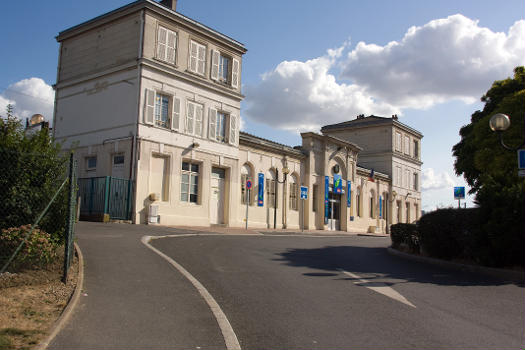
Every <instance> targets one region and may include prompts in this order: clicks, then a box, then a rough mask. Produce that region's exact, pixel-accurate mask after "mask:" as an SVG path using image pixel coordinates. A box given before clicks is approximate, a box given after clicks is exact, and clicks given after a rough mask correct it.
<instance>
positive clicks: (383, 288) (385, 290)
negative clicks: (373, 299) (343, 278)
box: [338, 269, 416, 308]
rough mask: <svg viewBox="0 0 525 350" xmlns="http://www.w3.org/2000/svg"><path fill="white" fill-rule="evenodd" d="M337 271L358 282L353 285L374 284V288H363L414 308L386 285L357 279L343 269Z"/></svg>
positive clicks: (354, 275)
mask: <svg viewBox="0 0 525 350" xmlns="http://www.w3.org/2000/svg"><path fill="white" fill-rule="evenodd" d="M338 270H339V271H341V272H342V273H344V274H345V275H347V276H350V277H352V278H355V279H356V280H358V281H355V282H354V283H364V284H369V283H370V284H374V286H367V285H365V286H364V287H366V288H368V289H371V290H373V291H374V292H377V293H381V294H383V295H385V296H387V297H389V298H392V299H394V300H397V301H399V302H401V303H403V304H406V305H408V306H411V307H413V308H416V306H415V305H414V304H412V303H411V302H410V301H408V300H407V299H406V298H405V297H404V296H402V295H401V294H399V293H398V292H396V291H395V290H394V289H393V288H391V287H389V286H388V285H387V284H386V283H382V282H375V281H374V282H372V281H369V280H366V279H364V278H361V277H359V276H358V275H356V274H354V273H351V272H348V271H345V270H343V269H338Z"/></svg>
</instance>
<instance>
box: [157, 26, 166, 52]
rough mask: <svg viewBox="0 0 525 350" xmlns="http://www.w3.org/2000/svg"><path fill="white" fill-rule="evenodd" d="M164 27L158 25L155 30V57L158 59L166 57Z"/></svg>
mask: <svg viewBox="0 0 525 350" xmlns="http://www.w3.org/2000/svg"><path fill="white" fill-rule="evenodd" d="M166 36H167V31H166V28H163V27H159V30H158V32H157V58H158V59H160V60H165V59H166Z"/></svg>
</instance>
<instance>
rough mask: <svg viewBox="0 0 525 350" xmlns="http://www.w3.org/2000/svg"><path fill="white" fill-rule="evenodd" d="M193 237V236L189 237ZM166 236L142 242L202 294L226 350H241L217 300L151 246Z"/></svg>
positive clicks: (152, 237) (193, 278)
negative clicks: (213, 317) (217, 325)
mask: <svg viewBox="0 0 525 350" xmlns="http://www.w3.org/2000/svg"><path fill="white" fill-rule="evenodd" d="M188 236H191V235H188ZM163 237H166V236H143V237H142V239H141V241H142V243H144V245H145V246H146V247H148V248H149V249H151V250H153V251H154V252H155V253H157V254H158V255H160V256H161V257H163V258H164V259H165V260H166V261H168V262H169V263H170V264H171V265H173V267H175V268H176V269H177V270H179V272H180V273H182V275H183V276H184V277H186V278H187V279H188V280H189V281H190V282H191V284H193V286H194V287H195V289H197V291H198V292H199V293H200V295H201V296H202V297H203V298H204V300H205V301H206V303H207V304H208V306H209V307H210V309H211V312H212V313H213V316H215V319H216V320H217V323H218V324H219V328H220V329H221V332H222V336H223V338H224V342H225V343H226V348H227V349H228V350H241V345H240V344H239V341H238V340H237V335H235V332H234V331H233V328H232V326H231V324H230V321H228V319H227V318H226V315H225V314H224V312H223V311H222V309H221V307H220V306H219V304H218V303H217V302H216V301H215V299H214V298H213V297H212V296H211V294H210V293H209V292H208V290H206V288H205V287H204V286H203V285H202V284H201V283H200V282H199V281H198V280H197V279H196V278H195V277H193V276H192V274H191V273H189V272H188V271H187V270H186V269H185V268H184V267H182V266H181V265H179V264H178V263H177V262H176V261H175V260H173V259H172V258H170V257H169V256H167V255H166V254H164V253H162V252H161V251H160V250H158V249H156V248H155V247H153V246H152V245H151V244H149V242H150V240H151V239H158V238H163Z"/></svg>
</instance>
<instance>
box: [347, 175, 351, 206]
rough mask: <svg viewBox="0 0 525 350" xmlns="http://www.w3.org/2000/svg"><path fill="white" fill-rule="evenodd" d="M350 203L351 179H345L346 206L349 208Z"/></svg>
mask: <svg viewBox="0 0 525 350" xmlns="http://www.w3.org/2000/svg"><path fill="white" fill-rule="evenodd" d="M351 205H352V181H350V180H348V181H346V206H347V207H348V208H350V206H351Z"/></svg>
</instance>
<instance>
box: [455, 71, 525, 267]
mask: <svg viewBox="0 0 525 350" xmlns="http://www.w3.org/2000/svg"><path fill="white" fill-rule="evenodd" d="M481 101H482V102H484V103H485V106H484V108H483V110H482V111H476V112H474V114H472V117H471V122H470V124H468V125H466V126H464V127H462V128H461V129H460V132H459V134H460V136H461V141H460V142H459V143H458V144H456V145H455V146H454V147H453V149H452V151H453V155H454V156H455V157H456V161H455V164H454V167H455V171H456V174H457V175H463V176H464V178H465V180H466V181H467V183H468V184H469V185H470V186H471V190H470V193H472V194H475V200H476V203H477V204H478V205H479V206H480V210H481V215H480V218H481V222H480V227H481V229H482V231H483V234H484V236H483V239H484V240H485V244H486V247H487V249H490V250H493V253H492V255H493V257H494V258H495V259H496V256H498V255H503V256H502V257H498V258H497V259H496V260H495V261H493V262H492V263H493V264H495V265H502V264H509V263H511V261H508V259H507V258H505V257H504V256H507V257H510V256H512V259H511V260H512V263H514V264H516V263H518V262H519V263H521V264H523V258H524V242H525V239H524V236H525V234H524V230H523V222H524V219H525V218H524V212H523V208H524V179H523V178H520V177H518V176H517V171H518V170H517V156H516V152H512V151H508V150H506V149H504V148H503V147H502V146H501V145H500V141H499V138H498V135H497V134H496V133H495V132H493V131H492V130H490V128H489V120H490V117H491V116H493V115H494V114H496V113H503V114H506V115H508V116H509V117H510V120H511V126H510V128H509V129H508V130H507V131H505V132H504V133H503V139H504V141H505V143H506V144H508V145H510V146H519V145H520V144H521V143H522V141H523V139H524V137H525V135H524V117H525V69H524V67H517V68H515V69H514V77H513V78H507V79H504V80H498V81H495V82H494V83H493V84H492V87H491V88H490V89H489V90H488V91H487V93H486V94H485V95H483V97H482V98H481ZM503 260H507V261H503Z"/></svg>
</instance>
